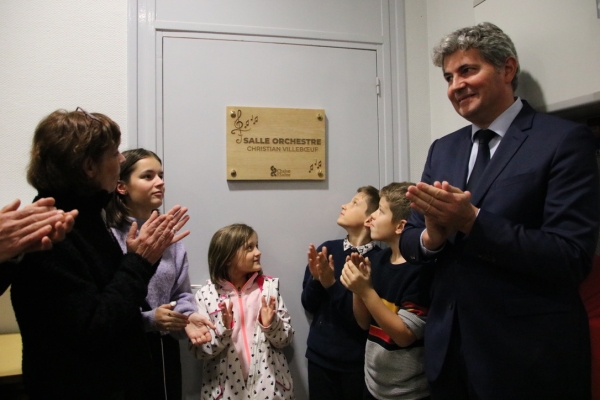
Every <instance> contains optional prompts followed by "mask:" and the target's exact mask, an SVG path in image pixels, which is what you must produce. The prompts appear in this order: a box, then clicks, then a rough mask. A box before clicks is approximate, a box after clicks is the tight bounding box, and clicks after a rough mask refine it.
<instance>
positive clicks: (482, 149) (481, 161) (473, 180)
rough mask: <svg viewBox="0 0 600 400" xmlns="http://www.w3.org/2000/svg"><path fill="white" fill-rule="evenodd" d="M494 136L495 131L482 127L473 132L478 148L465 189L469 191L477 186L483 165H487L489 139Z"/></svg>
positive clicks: (483, 169)
mask: <svg viewBox="0 0 600 400" xmlns="http://www.w3.org/2000/svg"><path fill="white" fill-rule="evenodd" d="M494 136H496V132H494V131H490V130H489V129H482V130H480V131H477V132H476V133H475V139H476V140H479V148H478V149H477V159H476V160H475V165H474V166H473V171H471V176H470V177H469V181H468V182H467V190H468V191H470V192H472V191H473V190H474V189H475V187H477V183H478V182H479V178H481V175H483V171H485V167H487V165H488V163H489V162H490V140H492V138H493V137H494Z"/></svg>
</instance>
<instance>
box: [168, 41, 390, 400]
mask: <svg viewBox="0 0 600 400" xmlns="http://www.w3.org/2000/svg"><path fill="white" fill-rule="evenodd" d="M159 62H160V60H159ZM160 69H161V67H159V70H160ZM377 72H378V66H377V50H376V49H367V48H345V47H342V45H340V46H316V45H307V44H302V43H281V42H280V43H276V42H274V41H271V42H269V41H251V40H249V39H245V40H235V41H234V40H226V39H222V38H219V39H216V40H215V39H210V38H206V37H166V36H165V37H163V38H162V82H160V77H159V78H158V79H159V86H160V85H161V83H162V104H159V110H157V115H158V116H159V119H158V121H159V123H158V126H159V128H158V129H159V140H160V138H161V133H162V143H159V145H158V148H159V150H160V148H161V147H162V155H163V161H164V168H165V177H166V179H165V181H166V187H167V194H166V203H165V204H166V208H167V209H168V208H170V207H172V206H173V205H175V204H181V205H185V206H187V207H189V208H190V211H189V214H190V215H191V220H190V222H189V223H188V228H189V229H190V230H191V231H192V233H191V235H190V236H189V237H188V238H186V239H185V244H186V247H187V250H188V255H189V262H190V277H191V281H192V284H203V283H204V282H205V281H206V279H208V266H207V262H206V258H207V249H208V244H209V241H210V238H211V237H212V235H213V233H214V232H215V231H216V230H217V229H219V228H221V227H223V226H225V225H228V224H231V223H235V222H244V223H247V224H249V225H250V226H252V227H253V228H254V229H255V230H256V231H257V232H258V235H259V242H260V249H261V251H262V265H263V269H264V272H265V274H267V275H271V276H275V277H279V278H280V279H281V293H282V295H283V298H284V300H285V302H286V305H287V307H288V309H289V311H290V314H291V318H292V325H293V327H294V329H295V331H296V336H295V339H294V343H293V346H292V348H290V349H288V350H287V353H286V354H287V356H288V361H289V362H290V365H291V369H292V374H293V377H294V382H295V386H296V396H297V398H298V399H305V398H308V394H307V392H308V385H307V380H306V359H305V357H304V353H305V350H306V338H307V335H308V329H309V319H308V316H307V314H305V312H304V310H303V308H302V305H301V303H300V294H301V290H302V278H303V275H304V269H305V266H306V252H307V248H308V245H309V244H310V243H314V244H315V245H318V244H320V243H322V242H323V241H325V240H327V239H334V238H340V237H343V236H344V234H345V232H344V230H343V229H341V228H340V227H338V226H337V225H336V223H335V221H336V219H337V216H338V214H339V212H340V206H341V204H343V203H345V202H347V201H348V200H349V199H350V198H351V197H352V196H353V195H354V194H355V192H356V189H357V188H358V187H360V186H363V185H373V186H375V187H377V188H379V187H380V184H381V183H382V178H381V176H380V175H381V171H382V168H383V169H384V168H385V167H382V165H383V164H384V162H383V161H381V162H380V158H383V157H380V154H383V150H381V151H380V148H379V147H380V146H379V143H380V142H382V143H384V142H386V141H387V140H386V141H384V140H382V138H381V136H380V132H379V126H380V123H379V118H380V116H379V115H378V95H377V88H376V84H375V83H376V77H377V75H378V73H377ZM229 105H238V106H253V107H290V108H322V109H324V110H325V113H326V117H327V119H326V142H327V164H326V168H327V180H326V181H323V182H318V181H245V182H232V181H227V180H226V149H225V140H226V127H225V124H226V107H227V106H229ZM161 106H162V109H160V107H161ZM161 118H162V126H161V123H160V122H161ZM161 130H162V132H160V131H161ZM161 145H162V146H161ZM386 164H387V163H386ZM386 173H387V171H386ZM389 176H392V173H391V171H390V173H389ZM186 362H187V361H184V380H190V379H191V380H193V382H192V383H190V382H187V383H184V390H185V391H187V392H188V393H190V391H194V390H199V387H200V382H199V380H200V377H199V375H197V372H193V373H190V371H189V368H186Z"/></svg>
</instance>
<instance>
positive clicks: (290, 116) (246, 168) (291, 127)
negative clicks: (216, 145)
mask: <svg viewBox="0 0 600 400" xmlns="http://www.w3.org/2000/svg"><path fill="white" fill-rule="evenodd" d="M226 111H227V115H226V119H227V133H226V134H227V180H230V181H243V180H324V179H325V176H326V175H325V165H326V162H325V161H326V160H325V110H313V109H300V108H264V107H240V106H229V107H227V110H226Z"/></svg>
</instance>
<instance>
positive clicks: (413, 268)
mask: <svg viewBox="0 0 600 400" xmlns="http://www.w3.org/2000/svg"><path fill="white" fill-rule="evenodd" d="M410 185H412V183H410V182H403V183H391V184H389V185H387V186H385V187H384V188H382V189H381V191H380V192H379V196H380V200H379V208H378V209H377V211H375V212H374V213H373V214H372V215H371V218H370V219H369V220H368V221H367V224H368V225H369V226H370V229H371V237H372V238H373V239H374V240H379V241H382V242H385V243H386V244H387V245H388V246H389V248H388V249H385V250H382V251H381V252H379V253H378V254H377V255H376V256H375V257H363V256H362V255H358V254H353V255H352V256H350V257H348V258H347V262H346V264H345V266H344V269H343V271H342V275H341V278H340V280H341V282H342V284H343V285H344V286H346V287H347V288H348V289H350V290H351V291H352V292H353V293H354V296H353V297H354V305H353V308H354V315H355V317H356V320H357V322H358V324H359V325H360V326H361V327H362V328H363V329H369V336H368V339H367V345H366V352H365V381H366V386H367V389H368V391H366V392H365V394H364V397H363V398H364V399H378V400H387V399H406V400H408V399H424V398H427V397H428V396H429V391H428V388H427V380H426V379H425V373H424V370H423V333H424V330H425V318H426V315H427V308H426V307H427V304H428V301H427V298H426V297H425V294H426V293H427V292H428V289H427V287H428V286H427V282H428V281H427V279H425V276H424V275H425V274H423V273H422V271H421V267H420V266H419V265H416V264H409V263H407V262H406V260H405V259H404V257H402V254H401V253H400V246H399V243H400V235H401V234H402V229H404V224H405V223H406V218H408V215H409V214H410V201H409V200H408V199H406V197H405V194H406V192H407V189H408V187H409V186H410ZM369 258H370V259H371V260H369ZM371 266H372V269H371Z"/></svg>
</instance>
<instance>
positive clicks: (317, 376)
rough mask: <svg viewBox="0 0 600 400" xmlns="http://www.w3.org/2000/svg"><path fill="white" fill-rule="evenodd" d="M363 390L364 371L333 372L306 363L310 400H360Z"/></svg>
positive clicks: (309, 362) (311, 363) (310, 362)
mask: <svg viewBox="0 0 600 400" xmlns="http://www.w3.org/2000/svg"><path fill="white" fill-rule="evenodd" d="M364 390H365V373H364V370H361V371H351V372H343V371H334V370H331V369H327V368H323V367H321V366H319V365H317V364H315V363H313V362H312V361H310V360H309V361H308V393H309V398H310V400H360V399H362V394H363V391H364Z"/></svg>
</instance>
